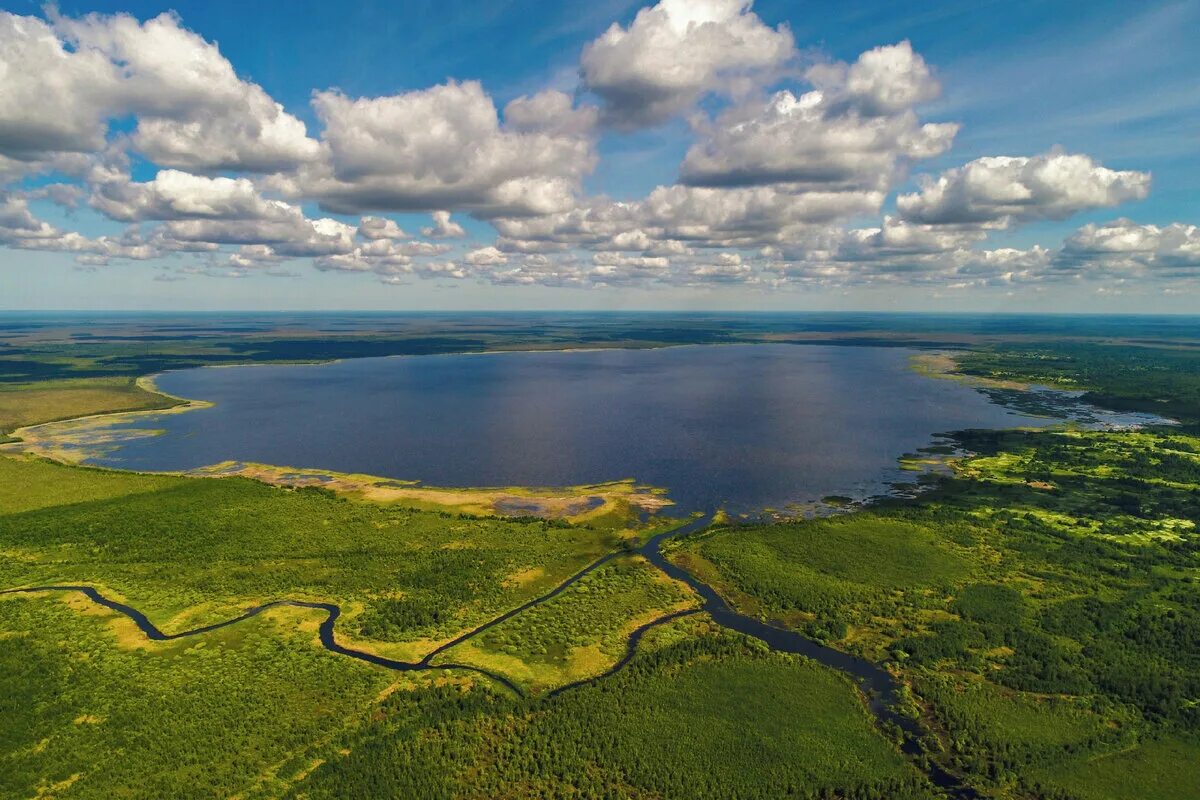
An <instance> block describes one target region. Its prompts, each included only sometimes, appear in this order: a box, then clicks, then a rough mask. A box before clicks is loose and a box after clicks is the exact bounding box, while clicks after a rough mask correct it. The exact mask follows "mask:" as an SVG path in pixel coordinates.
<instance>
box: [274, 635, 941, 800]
mask: <svg viewBox="0 0 1200 800" xmlns="http://www.w3.org/2000/svg"><path fill="white" fill-rule="evenodd" d="M380 717H381V718H380V719H379V720H378V721H376V722H375V723H373V724H372V725H371V726H369V727H368V728H366V729H364V730H363V731H362V733H361V738H360V739H359V740H358V741H357V743H356V744H355V745H354V746H352V747H351V748H350V752H349V754H348V755H346V756H345V757H344V758H341V759H337V760H333V761H331V762H329V763H327V764H325V765H323V766H322V767H320V768H319V769H317V770H316V771H315V772H314V773H313V774H312V775H311V776H310V777H309V779H308V780H306V781H304V782H303V783H301V784H299V785H298V786H296V787H295V788H294V790H293V793H292V795H291V796H293V797H295V798H308V799H309V800H325V799H326V798H328V799H329V800H332V798H342V797H363V796H376V797H378V796H382V797H421V798H451V797H469V798H524V797H554V798H558V797H563V798H567V797H598V798H608V797H612V798H617V797H638V798H728V797H738V798H746V800H750V799H751V798H776V797H783V796H788V797H802V798H803V797H818V796H827V795H826V794H822V793H823V792H824V793H828V792H831V791H832V792H836V795H837V796H842V797H861V798H891V799H894V800H902V799H903V798H930V797H933V794H932V793H931V788H930V787H929V785H928V783H927V782H926V781H925V779H924V778H923V777H922V776H921V775H920V774H919V773H917V772H916V771H915V770H914V769H913V768H912V767H911V766H909V765H908V764H907V763H906V762H905V761H904V759H903V758H902V757H901V756H899V755H898V754H897V753H896V752H895V750H894V749H893V748H892V747H891V746H890V745H889V744H888V743H887V741H886V740H885V739H884V738H883V737H881V736H879V735H878V734H877V733H876V732H875V731H874V729H873V727H872V724H871V720H870V717H869V716H868V715H867V713H866V711H865V710H864V709H863V707H862V704H861V702H860V700H859V699H858V698H857V697H856V693H855V690H854V689H853V687H852V686H851V685H850V683H849V682H848V681H846V680H845V679H844V678H841V677H840V676H838V675H836V674H835V673H832V672H830V671H829V670H826V669H824V668H821V667H817V666H814V665H812V664H811V662H806V661H804V660H802V659H798V658H794V657H789V656H782V655H778V654H772V653H769V652H767V651H765V650H764V649H763V648H761V646H755V645H752V644H750V643H748V642H747V641H746V640H744V639H742V638H741V637H738V636H736V635H732V634H726V633H720V632H716V631H711V630H707V625H706V624H704V623H693V622H679V623H673V624H672V625H671V626H670V627H669V628H667V629H665V630H660V631H658V632H656V633H655V634H652V635H651V637H650V640H649V641H648V643H647V647H645V648H644V649H643V650H642V651H640V652H639V654H638V656H636V657H635V659H634V661H633V662H632V663H631V664H630V666H629V667H628V668H626V669H625V670H623V671H621V672H619V673H617V674H616V675H615V676H613V677H611V678H605V679H603V680H601V681H599V682H597V683H595V684H591V685H588V686H585V687H582V688H580V689H576V690H572V691H570V692H568V693H565V694H563V695H560V696H558V697H556V698H553V699H551V700H549V701H547V702H545V703H538V704H531V703H530V701H518V700H514V699H512V698H510V697H507V696H500V695H495V694H492V693H490V692H486V693H485V692H473V693H470V694H468V695H464V694H463V693H461V692H459V691H457V690H453V689H451V690H443V691H441V692H436V693H430V692H424V693H421V692H418V693H406V694H401V693H396V694H394V695H392V696H391V697H390V698H389V699H388V701H387V702H385V703H384V706H383V709H382V713H381V714H380Z"/></svg>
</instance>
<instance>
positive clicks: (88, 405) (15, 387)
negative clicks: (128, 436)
mask: <svg viewBox="0 0 1200 800" xmlns="http://www.w3.org/2000/svg"><path fill="white" fill-rule="evenodd" d="M177 404H178V401H177V400H174V399H173V398H170V397H166V396H164V395H161V394H156V393H154V392H148V391H146V390H145V389H143V388H142V387H140V386H138V385H137V383H136V381H135V380H134V379H133V378H119V377H113V378H73V379H63V380H54V381H42V382H39V383H17V384H4V383H0V437H2V436H3V434H5V433H8V432H11V431H13V430H16V429H17V428H22V427H24V426H26V425H37V424H39V423H42V422H54V421H57V420H62V419H71V418H73V417H81V416H86V415H90V414H104V413H110V412H116V411H143V410H146V409H155V408H170V407H171V406H174V405H177Z"/></svg>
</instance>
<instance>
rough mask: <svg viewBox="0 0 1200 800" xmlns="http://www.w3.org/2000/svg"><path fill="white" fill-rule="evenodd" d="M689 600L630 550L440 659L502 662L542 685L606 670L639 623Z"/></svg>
mask: <svg viewBox="0 0 1200 800" xmlns="http://www.w3.org/2000/svg"><path fill="white" fill-rule="evenodd" d="M689 604H690V605H695V604H696V603H695V600H694V598H693V597H692V596H691V593H690V592H689V591H687V590H686V588H684V587H682V586H680V585H678V584H676V583H674V582H673V581H670V580H669V579H667V578H666V576H665V575H663V574H662V573H661V572H659V571H658V570H657V569H656V568H654V567H653V566H651V565H650V564H648V563H647V562H646V561H645V560H644V559H642V558H641V557H635V556H624V557H621V558H618V559H614V560H613V561H610V562H609V563H608V564H605V565H604V566H603V567H601V568H600V569H598V570H596V571H595V572H592V573H590V574H589V575H587V576H586V577H584V578H583V579H581V580H580V581H579V582H578V583H576V584H574V585H572V586H571V587H570V588H568V589H567V590H566V591H565V592H563V593H562V594H560V595H558V596H557V597H555V598H553V599H552V600H550V601H548V602H546V603H544V604H542V605H539V606H535V607H534V608H531V609H529V610H528V611H526V612H524V613H522V614H519V615H517V616H516V617H513V618H512V619H509V620H506V621H505V622H503V623H501V624H499V625H497V626H496V627H494V628H491V629H489V630H487V631H485V632H484V633H483V634H481V635H480V636H479V637H478V638H476V639H473V640H471V641H469V642H467V643H465V644H463V645H459V646H458V647H454V648H451V649H450V650H448V651H446V653H445V655H444V656H441V657H440V658H439V660H440V661H445V662H454V663H465V664H475V665H478V666H481V667H485V668H489V669H499V670H501V671H503V672H505V673H506V674H508V675H510V676H513V677H516V678H518V679H519V680H520V681H521V682H522V683H524V684H525V685H526V686H527V687H528V688H529V689H530V690H532V691H535V692H536V691H540V690H543V689H547V688H553V687H554V686H558V685H563V684H566V683H570V682H573V681H577V680H580V679H582V678H587V677H591V676H593V675H597V674H599V673H601V672H603V671H604V670H606V669H608V668H609V667H611V666H612V665H613V664H614V663H615V662H616V661H617V660H618V659H619V658H620V657H621V656H622V655H624V653H625V650H626V640H627V639H628V637H629V634H630V633H631V631H632V629H633V628H634V627H636V626H637V625H640V624H642V623H645V622H649V621H650V620H652V619H654V618H656V617H661V616H664V615H666V614H668V613H670V612H671V611H674V610H678V609H680V608H682V607H684V606H686V605H689Z"/></svg>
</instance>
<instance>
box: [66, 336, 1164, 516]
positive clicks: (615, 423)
mask: <svg viewBox="0 0 1200 800" xmlns="http://www.w3.org/2000/svg"><path fill="white" fill-rule="evenodd" d="M915 352H916V351H914V350H911V349H908V348H898V347H889V348H883V347H839V346H822V345H803V346H798V345H787V344H780V345H769V344H757V345H721V346H687V347H672V348H663V349H655V350H593V351H572V352H511V353H493V354H476V355H434V356H406V357H396V358H368V359H358V360H351V361H343V362H336V363H330V364H319V365H290V366H255V367H253V368H236V369H227V368H201V369H192V370H185V371H180V372H172V373H167V374H164V375H162V376H161V377H160V378H159V380H158V385H159V386H160V387H161V389H162V390H163V391H165V392H168V393H170V394H173V395H177V396H180V397H187V398H195V399H200V400H206V401H211V402H212V403H213V405H212V406H211V407H207V408H198V409H195V410H192V411H188V412H186V413H180V414H149V415H139V416H136V417H130V418H125V419H123V420H121V421H120V422H119V423H117V424H116V425H114V426H112V427H110V428H108V429H107V431H106V434H107V435H108V436H109V441H108V442H106V444H107V445H110V446H109V447H108V449H106V450H105V451H104V452H102V453H98V454H96V455H95V456H94V457H93V458H91V459H89V463H95V464H102V465H106V466H113V467H121V468H126V469H138V470H190V469H195V468H198V467H201V466H205V465H209V464H215V463H218V462H222V461H226V460H238V461H247V462H257V463H264V464H279V465H288V466H291V467H304V468H316V469H328V470H332V471H338V472H347V473H366V474H370V475H379V476H384V477H389V478H397V479H402V480H420V481H422V482H423V483H424V484H426V485H429V486H452V487H453V486H458V487H461V486H570V485H578V484H590V483H602V482H606V481H612V480H620V479H624V478H634V479H636V480H637V481H638V482H640V483H644V484H651V485H655V486H661V487H665V488H666V489H667V490H668V494H669V496H670V497H671V498H672V499H673V500H674V501H675V502H676V503H677V508H678V509H679V510H680V511H683V512H686V511H690V510H694V509H715V508H718V507H723V508H725V509H727V510H729V511H731V512H734V513H748V512H757V511H761V510H763V509H771V508H773V509H784V508H785V507H787V506H788V505H790V504H795V503H803V502H809V501H813V500H817V499H819V498H821V497H823V496H826V495H832V494H837V495H844V496H852V497H865V496H869V495H872V494H878V493H881V492H884V491H886V490H887V489H888V487H889V486H890V485H891V484H892V483H895V482H898V481H907V480H911V479H912V473H911V472H905V471H903V470H902V469H901V468H900V466H899V465H898V464H897V458H898V457H899V456H900V455H902V454H904V453H911V452H913V451H916V450H918V449H919V448H921V447H925V446H928V445H929V444H931V443H932V441H933V439H934V437H935V435H936V434H938V433H941V432H947V431H953V430H959V429H963V428H1004V427H1015V426H1045V425H1048V424H1055V423H1057V422H1061V421H1063V420H1064V419H1068V418H1071V417H1072V416H1073V410H1074V411H1077V412H1078V419H1079V421H1081V422H1084V423H1088V424H1093V423H1095V421H1096V411H1097V410H1096V409H1094V408H1093V407H1090V406H1087V405H1086V404H1084V403H1082V402H1081V401H1080V400H1079V399H1078V398H1071V397H1069V396H1067V394H1066V393H1061V394H1062V395H1063V397H1062V402H1061V403H1057V402H1056V403H1055V404H1054V405H1053V413H1054V414H1055V416H1054V417H1047V416H1035V415H1033V414H1032V413H1024V412H1022V411H1018V410H1014V409H1013V408H1011V407H1008V406H1006V405H1000V404H997V403H996V402H993V400H992V399H991V398H989V397H988V396H987V395H986V394H984V393H983V392H981V391H978V390H976V389H974V388H972V387H970V386H967V385H964V384H963V383H961V382H957V381H946V380H935V379H931V378H928V377H925V376H922V375H919V374H917V373H916V372H914V371H913V370H912V369H911V368H910V363H909V362H910V358H911V356H913V355H914V354H915ZM1039 413H1044V412H1039ZM1145 421H1147V420H1146V419H1145V418H1144V417H1143V416H1142V415H1128V418H1125V417H1122V416H1121V415H1114V414H1112V413H1111V412H1105V415H1104V422H1106V423H1109V424H1137V423H1140V422H1145ZM150 430H153V431H157V432H159V435H153V436H147V435H146V432H147V431H150ZM124 434H130V435H131V436H132V437H133V438H129V439H128V440H126V441H123V442H119V444H117V446H115V447H112V446H111V444H112V440H114V439H116V440H120V438H121V436H122V435H124Z"/></svg>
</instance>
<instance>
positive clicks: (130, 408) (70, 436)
mask: <svg viewBox="0 0 1200 800" xmlns="http://www.w3.org/2000/svg"><path fill="white" fill-rule="evenodd" d="M77 380H83V379H77ZM99 380H111V381H117V382H118V383H119V382H121V381H124V382H126V383H128V384H129V388H128V392H130V393H135V394H134V397H135V398H137V402H132V401H131V402H132V404H131V405H127V406H119V405H117V406H112V407H107V406H103V404H102V403H101V404H99V405H96V404H93V405H92V406H89V407H84V406H85V404H84V403H82V402H81V403H80V404H79V407H78V408H77V409H76V413H73V414H64V415H61V416H56V417H49V416H46V417H45V418H46V419H54V420H58V421H53V422H41V423H36V424H29V425H28V426H26V427H22V428H18V429H17V430H16V431H15V432H14V436H13V437H10V440H9V443H7V444H5V443H3V442H0V450H3V451H6V452H23V453H32V454H36V455H40V456H45V457H48V458H53V459H57V460H59V461H67V462H81V461H85V460H87V459H89V458H95V457H99V456H101V455H104V454H106V453H109V452H111V451H113V450H115V449H117V448H119V447H120V446H121V445H122V444H124V443H126V442H129V441H132V440H135V439H143V438H146V437H149V436H158V435H160V434H161V433H162V431H160V430H154V429H145V428H126V427H122V426H123V425H125V424H126V423H128V422H130V421H132V420H134V419H139V418H141V417H144V416H146V415H163V414H180V413H184V412H187V411H190V410H192V409H196V408H207V407H210V406H211V405H212V404H211V403H208V402H206V401H203V400H185V399H183V398H180V397H174V396H171V395H168V394H164V393H162V392H160V391H159V390H158V389H157V387H155V385H154V381H153V379H152V378H150V377H143V378H138V379H137V380H133V379H116V378H112V379H108V378H105V379H99ZM48 383H50V382H47V383H39V384H31V385H30V386H31V387H32V388H29V389H27V390H17V391H16V392H15V393H14V395H15V396H18V397H26V398H27V395H26V392H27V391H28V392H34V393H35V395H33V396H36V392H39V391H42V390H41V389H40V388H39V387H42V386H46V385H48ZM4 391H8V390H7V389H6V388H4V387H3V385H2V384H0V398H2V397H3V393H4ZM64 391H67V392H73V391H75V390H74V389H66V390H64ZM0 402H2V400H0ZM22 402H27V400H25V401H22ZM88 402H91V401H88Z"/></svg>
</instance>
